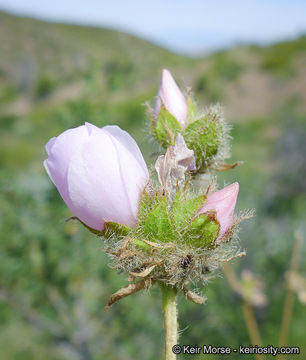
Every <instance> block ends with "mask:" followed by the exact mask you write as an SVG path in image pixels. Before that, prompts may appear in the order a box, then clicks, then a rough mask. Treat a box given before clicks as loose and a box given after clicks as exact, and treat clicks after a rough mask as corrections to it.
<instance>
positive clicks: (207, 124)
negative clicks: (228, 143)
mask: <svg viewBox="0 0 306 360" xmlns="http://www.w3.org/2000/svg"><path fill="white" fill-rule="evenodd" d="M220 130H221V129H219V124H218V120H217V119H216V116H215V115H206V116H204V117H202V118H201V119H198V120H196V121H194V122H193V123H191V124H190V125H189V126H188V127H187V128H186V130H185V131H184V133H183V136H184V139H185V142H186V145H187V147H188V148H189V149H191V150H193V151H194V154H195V157H196V165H197V168H198V169H202V168H205V167H206V166H207V164H208V162H209V161H210V159H211V158H212V157H213V156H214V155H216V154H217V152H218V147H219V145H220V140H219V136H218V133H219V132H220Z"/></svg>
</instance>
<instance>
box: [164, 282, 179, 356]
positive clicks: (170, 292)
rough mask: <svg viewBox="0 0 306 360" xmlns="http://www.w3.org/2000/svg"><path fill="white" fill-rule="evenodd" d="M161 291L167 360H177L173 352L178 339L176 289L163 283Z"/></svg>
mask: <svg viewBox="0 0 306 360" xmlns="http://www.w3.org/2000/svg"><path fill="white" fill-rule="evenodd" d="M161 291H162V299H163V312H164V324H165V340H166V360H175V359H176V355H175V354H174V353H173V352H172V347H173V345H176V344H177V341H178V324H177V309H176V289H174V288H173V287H172V286H168V285H163V284H161Z"/></svg>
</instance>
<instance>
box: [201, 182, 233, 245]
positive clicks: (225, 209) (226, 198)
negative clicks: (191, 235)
mask: <svg viewBox="0 0 306 360" xmlns="http://www.w3.org/2000/svg"><path fill="white" fill-rule="evenodd" d="M238 192H239V184H238V183H237V182H235V183H233V184H231V185H229V186H226V187H225V188H224V189H222V190H219V191H216V192H214V193H212V194H210V195H208V197H207V200H206V202H205V204H204V206H203V207H202V208H201V209H200V210H199V212H198V213H197V215H200V214H205V213H209V212H211V211H215V212H216V218H217V221H218V222H219V224H220V229H219V233H218V237H217V239H216V242H218V241H220V240H221V239H222V238H223V237H224V236H225V235H226V234H227V232H228V231H229V230H230V229H231V227H232V225H233V216H234V210H235V206H236V201H237V196H238Z"/></svg>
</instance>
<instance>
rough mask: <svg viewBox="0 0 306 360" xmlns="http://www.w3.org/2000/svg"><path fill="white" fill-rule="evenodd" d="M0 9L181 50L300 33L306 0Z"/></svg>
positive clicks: (125, 1)
mask: <svg viewBox="0 0 306 360" xmlns="http://www.w3.org/2000/svg"><path fill="white" fill-rule="evenodd" d="M0 9H3V10H7V11H10V12H14V13H17V14H25V15H30V16H35V17H39V18H42V19H47V20H55V21H61V22H70V23H78V24H89V25H95V26H103V27H109V28H114V29H119V30H123V31H126V32H129V33H132V34H135V35H137V36H140V37H143V38H146V39H149V40H152V41H154V42H155V43H158V44H161V45H163V46H166V47H168V48H170V49H172V50H175V51H178V52H185V53H197V52H201V51H203V52H205V51H211V50H214V49H217V48H220V47H224V46H231V45H233V44H235V43H237V42H257V43H270V42H274V41H277V40H282V39H287V38H292V37H295V36H297V35H298V34H301V33H306V0H252V1H251V0H202V1H201V0H154V1H145V0H107V1H104V0H87V1H84V0H83V1H80V0H52V1H50V0H0Z"/></svg>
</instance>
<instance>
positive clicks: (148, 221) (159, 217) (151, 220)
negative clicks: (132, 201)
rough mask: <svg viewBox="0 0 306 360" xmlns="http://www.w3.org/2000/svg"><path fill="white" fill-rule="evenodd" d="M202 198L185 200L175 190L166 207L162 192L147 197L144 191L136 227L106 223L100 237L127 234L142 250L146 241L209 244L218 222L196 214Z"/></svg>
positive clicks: (209, 245) (207, 215)
mask: <svg viewBox="0 0 306 360" xmlns="http://www.w3.org/2000/svg"><path fill="white" fill-rule="evenodd" d="M205 201H206V197H205V196H204V195H201V196H197V197H194V198H192V199H187V198H186V194H185V193H182V192H180V191H179V192H177V193H176V196H175V199H174V201H173V203H172V204H171V205H170V206H169V204H168V202H167V199H166V196H165V195H154V196H152V197H150V196H149V195H148V194H147V193H146V192H144V193H143V194H142V198H141V201H140V206H139V214H138V223H137V225H136V227H135V228H128V227H126V226H122V225H119V224H114V223H106V228H105V231H104V236H105V237H109V236H114V235H115V236H117V237H118V238H122V237H129V238H131V239H132V240H133V242H134V243H135V244H136V245H137V246H138V247H140V248H142V249H149V248H150V246H148V245H147V243H146V241H147V242H150V243H162V244H163V243H173V244H179V243H181V244H185V245H186V246H188V247H191V248H198V249H200V248H203V249H204V248H210V247H213V245H214V241H215V240H216V238H217V236H218V231H219V223H218V221H217V220H216V218H215V216H213V215H212V216H211V214H201V215H196V214H197V212H198V211H199V210H200V209H201V208H202V206H203V205H204V203H205Z"/></svg>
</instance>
